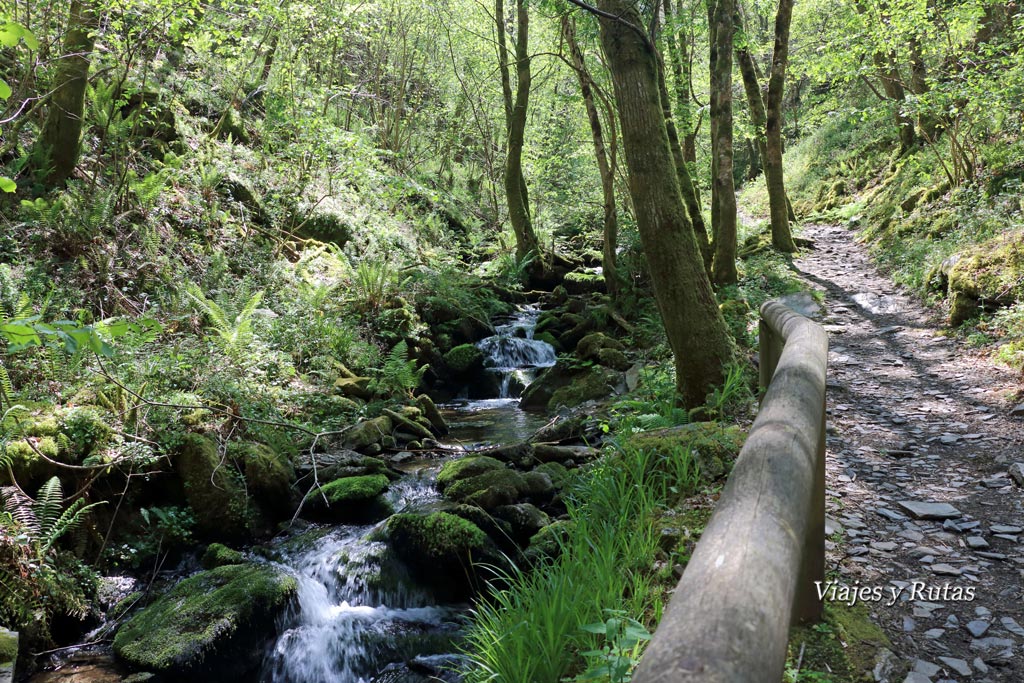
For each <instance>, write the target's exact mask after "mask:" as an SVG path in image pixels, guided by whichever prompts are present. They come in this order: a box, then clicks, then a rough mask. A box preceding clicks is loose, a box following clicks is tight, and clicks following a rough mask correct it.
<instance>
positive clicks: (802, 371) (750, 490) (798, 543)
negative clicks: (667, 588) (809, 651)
mask: <svg viewBox="0 0 1024 683" xmlns="http://www.w3.org/2000/svg"><path fill="white" fill-rule="evenodd" d="M827 362H828V336H827V335H826V334H825V331H824V330H823V329H822V328H821V326H819V325H817V324H815V323H813V322H811V321H810V320H808V319H807V318H805V317H803V316H802V315H800V314H799V313H796V312H794V311H793V310H791V309H790V308H787V307H786V306H784V305H782V304H780V303H778V302H773V301H769V302H768V303H766V304H765V305H764V306H762V307H761V337H760V372H761V386H762V387H767V391H766V392H765V394H764V398H763V399H762V402H761V409H760V411H759V412H758V415H757V419H755V420H754V424H753V426H752V427H751V429H750V434H749V435H748V437H747V441H746V443H745V445H744V446H743V449H742V450H741V451H740V454H739V457H738V458H737V459H736V463H735V465H734V467H733V471H732V474H731V475H730V476H729V480H728V481H727V482H726V485H725V488H724V490H723V491H722V495H721V497H720V498H719V500H718V503H717V505H716V507H715V512H714V514H713V515H712V517H711V520H710V522H709V523H708V526H707V528H706V529H705V530H704V533H703V535H702V536H701V540H700V542H699V543H698V544H697V547H696V548H695V550H694V552H693V556H692V557H691V559H690V562H689V563H688V565H687V567H686V571H685V572H684V573H683V577H682V579H681V580H680V581H679V585H678V586H677V588H676V591H675V593H674V595H673V597H672V600H671V601H670V603H669V606H668V609H667V610H666V613H665V616H664V618H663V619H662V622H661V624H660V625H659V626H658V629H657V631H656V633H655V634H654V638H653V639H652V641H651V643H650V645H649V646H648V648H647V652H646V653H645V654H644V656H643V659H642V660H641V662H640V666H639V667H638V669H637V671H636V674H635V675H634V676H633V681H634V683H680V682H683V681H687V682H688V681H701V682H710V681H721V682H723V683H746V682H748V681H750V682H753V681H765V682H771V683H778V682H779V681H780V680H781V679H782V675H783V670H784V668H785V663H786V649H787V645H788V642H789V628H790V626H791V624H793V623H796V622H803V621H810V620H816V619H817V618H819V616H820V614H821V600H820V599H818V593H817V588H816V586H815V583H814V582H815V581H821V580H822V579H823V574H824V564H825V369H826V365H827Z"/></svg>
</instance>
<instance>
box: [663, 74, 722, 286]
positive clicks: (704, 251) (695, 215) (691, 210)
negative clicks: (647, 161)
mask: <svg viewBox="0 0 1024 683" xmlns="http://www.w3.org/2000/svg"><path fill="white" fill-rule="evenodd" d="M658 92H659V94H660V96H661V107H662V110H663V112H664V114H665V132H666V133H667V134H668V144H669V148H671V150H672V160H673V161H674V162H675V165H676V176H677V179H678V180H679V191H680V192H682V194H683V203H684V204H686V212H687V213H688V214H689V215H690V222H691V223H692V224H693V234H694V236H695V237H696V238H697V245H698V246H699V247H700V255H701V258H702V259H703V260H704V268H705V269H706V270H707V271H708V274H709V275H710V274H711V259H712V253H711V241H710V240H709V239H708V228H707V226H706V225H705V224H704V216H703V215H702V214H701V211H700V198H699V197H698V196H697V189H696V187H695V186H694V184H693V179H692V178H691V177H690V169H689V167H688V166H687V165H686V157H685V156H684V155H683V148H682V146H681V145H680V144H679V134H678V133H677V132H676V124H675V121H673V119H672V107H671V106H670V105H669V95H668V88H667V87H666V85H665V65H664V62H663V61H662V60H661V55H660V54H659V55H658Z"/></svg>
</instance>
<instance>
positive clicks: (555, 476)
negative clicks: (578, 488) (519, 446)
mask: <svg viewBox="0 0 1024 683" xmlns="http://www.w3.org/2000/svg"><path fill="white" fill-rule="evenodd" d="M533 471H534V472H539V473H540V474H544V475H547V477H548V479H549V480H550V481H551V485H552V486H554V487H555V488H558V489H561V488H565V485H566V484H568V483H569V477H570V475H569V470H568V469H566V467H565V465H563V464H562V463H560V462H546V463H543V464H541V465H537V466H536V467H534V468H533Z"/></svg>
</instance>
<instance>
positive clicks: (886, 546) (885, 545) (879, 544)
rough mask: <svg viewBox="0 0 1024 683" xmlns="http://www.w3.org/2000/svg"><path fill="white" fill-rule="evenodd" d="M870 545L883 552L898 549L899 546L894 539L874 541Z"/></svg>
mask: <svg viewBox="0 0 1024 683" xmlns="http://www.w3.org/2000/svg"><path fill="white" fill-rule="evenodd" d="M870 545H871V547H872V548H874V549H875V550H881V551H883V552H891V551H893V550H896V547H897V546H896V544H895V543H893V542H892V541H873V542H872V543H871V544H870Z"/></svg>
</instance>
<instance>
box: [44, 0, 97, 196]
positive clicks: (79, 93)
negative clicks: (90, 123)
mask: <svg viewBox="0 0 1024 683" xmlns="http://www.w3.org/2000/svg"><path fill="white" fill-rule="evenodd" d="M97 24H98V14H97V13H96V9H95V8H94V7H93V6H92V4H91V3H90V2H89V0H71V6H70V8H69V10H68V25H67V31H66V33H65V34H64V45H63V55H62V56H61V58H60V59H59V61H58V63H57V69H56V71H55V73H54V78H53V94H52V95H51V96H50V102H49V105H48V106H47V110H46V119H45V121H44V122H43V129H42V131H41V132H40V135H39V139H38V140H37V142H36V146H37V148H36V151H35V159H36V161H35V163H36V165H37V168H38V170H39V171H40V172H41V179H42V181H43V183H44V184H45V185H47V186H48V187H57V186H59V185H63V183H64V181H66V180H67V179H68V178H70V177H71V174H72V173H73V172H74V170H75V166H76V165H77V164H78V157H79V156H80V155H81V150H82V145H81V138H82V118H83V115H84V113H85V91H86V86H87V85H88V83H89V80H88V79H89V55H90V53H91V52H92V48H93V42H94V40H95V37H94V35H93V33H94V31H95V30H96V27H97Z"/></svg>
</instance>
